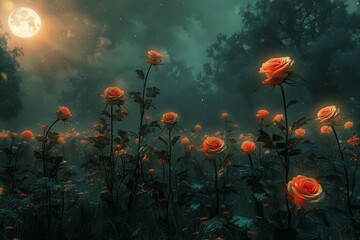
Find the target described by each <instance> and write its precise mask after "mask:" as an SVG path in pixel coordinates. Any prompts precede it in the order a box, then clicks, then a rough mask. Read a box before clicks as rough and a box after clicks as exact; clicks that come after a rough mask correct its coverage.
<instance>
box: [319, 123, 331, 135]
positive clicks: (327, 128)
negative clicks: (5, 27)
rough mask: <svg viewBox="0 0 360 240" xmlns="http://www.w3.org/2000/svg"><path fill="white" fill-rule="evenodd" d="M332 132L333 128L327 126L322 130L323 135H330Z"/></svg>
mask: <svg viewBox="0 0 360 240" xmlns="http://www.w3.org/2000/svg"><path fill="white" fill-rule="evenodd" d="M331 131H332V128H331V127H329V126H327V125H325V126H322V127H321V128H320V132H321V134H330V133H331Z"/></svg>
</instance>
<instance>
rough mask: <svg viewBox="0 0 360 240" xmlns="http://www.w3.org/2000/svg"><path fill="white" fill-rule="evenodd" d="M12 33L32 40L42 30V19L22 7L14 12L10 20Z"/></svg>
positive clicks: (30, 10) (32, 11)
mask: <svg viewBox="0 0 360 240" xmlns="http://www.w3.org/2000/svg"><path fill="white" fill-rule="evenodd" d="M8 24H9V28H10V30H11V32H12V33H13V34H14V35H15V36H17V37H19V38H31V37H33V36H35V35H36V34H37V33H38V32H39V31H40V28H41V19H40V17H39V15H38V14H37V13H36V12H35V11H34V10H32V9H30V8H26V7H21V8H16V9H15V10H14V11H12V12H11V13H10V15H9V18H8Z"/></svg>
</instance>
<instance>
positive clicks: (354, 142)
mask: <svg viewBox="0 0 360 240" xmlns="http://www.w3.org/2000/svg"><path fill="white" fill-rule="evenodd" d="M346 142H347V143H348V144H351V145H354V146H356V145H359V143H360V139H359V137H358V136H357V135H353V136H351V137H350V138H349V139H348V140H346Z"/></svg>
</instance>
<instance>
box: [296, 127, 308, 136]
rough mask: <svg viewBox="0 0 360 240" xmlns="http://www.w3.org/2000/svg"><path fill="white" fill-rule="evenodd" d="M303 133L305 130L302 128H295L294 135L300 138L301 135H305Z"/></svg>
mask: <svg viewBox="0 0 360 240" xmlns="http://www.w3.org/2000/svg"><path fill="white" fill-rule="evenodd" d="M305 134H306V131H305V129H303V128H298V129H296V130H295V136H296V137H301V138H302V137H304V136H305Z"/></svg>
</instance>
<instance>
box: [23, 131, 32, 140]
mask: <svg viewBox="0 0 360 240" xmlns="http://www.w3.org/2000/svg"><path fill="white" fill-rule="evenodd" d="M21 137H22V138H23V139H31V138H32V137H33V133H32V131H30V130H24V131H22V132H21Z"/></svg>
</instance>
